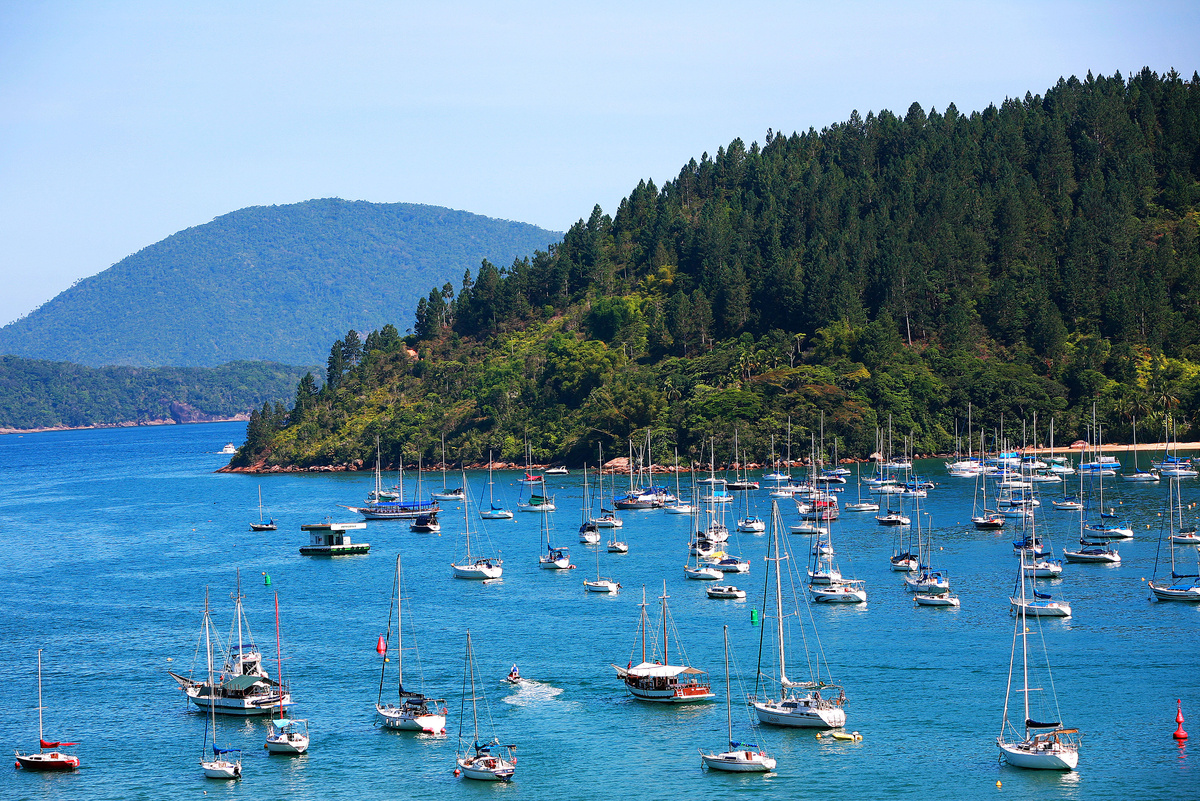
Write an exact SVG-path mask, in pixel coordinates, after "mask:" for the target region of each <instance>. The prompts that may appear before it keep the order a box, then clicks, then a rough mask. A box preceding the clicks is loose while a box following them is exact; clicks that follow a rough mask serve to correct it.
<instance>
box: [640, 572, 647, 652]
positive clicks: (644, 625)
mask: <svg viewBox="0 0 1200 801" xmlns="http://www.w3.org/2000/svg"><path fill="white" fill-rule="evenodd" d="M639 606H640V607H641V609H642V619H641V621H640V623H641V625H640V626H639V628H641V630H642V664H643V665H644V664H646V587H645V585H642V602H641V604H639Z"/></svg>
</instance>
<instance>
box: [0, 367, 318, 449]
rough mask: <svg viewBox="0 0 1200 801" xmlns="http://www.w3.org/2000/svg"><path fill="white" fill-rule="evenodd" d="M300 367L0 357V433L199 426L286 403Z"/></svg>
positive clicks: (291, 392) (293, 387) (301, 371)
mask: <svg viewBox="0 0 1200 801" xmlns="http://www.w3.org/2000/svg"><path fill="white" fill-rule="evenodd" d="M306 372H308V368H305V367H293V366H291V365H286V364H273V363H269V362H231V363H229V364H223V365H221V366H220V367H215V368H203V367H154V368H141V367H102V368H99V369H92V368H90V367H80V366H79V365H77V364H67V363H65V362H49V361H42V360H38V359H21V358H18V357H16V356H0V432H3V431H4V430H16V431H20V430H28V429H36V428H83V427H88V426H115V425H148V424H151V425H152V424H160V423H202V422H207V421H209V420H224V419H229V418H233V417H237V416H245V415H248V414H249V413H250V412H251V411H256V410H258V409H259V407H260V406H263V405H264V404H267V405H266V406H265V407H264V408H266V409H268V411H269V410H270V409H271V408H272V407H273V406H274V405H276V404H280V403H284V402H286V403H291V402H292V400H293V399H294V398H295V387H296V384H297V382H299V381H300V379H301V377H302V376H304V374H305V373H306Z"/></svg>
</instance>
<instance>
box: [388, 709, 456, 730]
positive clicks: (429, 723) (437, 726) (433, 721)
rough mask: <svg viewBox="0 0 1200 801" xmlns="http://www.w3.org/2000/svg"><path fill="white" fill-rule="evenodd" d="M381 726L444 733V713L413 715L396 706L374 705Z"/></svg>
mask: <svg viewBox="0 0 1200 801" xmlns="http://www.w3.org/2000/svg"><path fill="white" fill-rule="evenodd" d="M375 711H376V713H378V715H379V717H380V720H381V722H382V723H383V727H384V728H385V729H396V730H398V731H420V732H425V733H426V734H445V733H446V716H445V715H414V714H413V713H412V712H410V711H407V710H405V709H402V708H400V707H397V706H380V705H379V704H376V705H375Z"/></svg>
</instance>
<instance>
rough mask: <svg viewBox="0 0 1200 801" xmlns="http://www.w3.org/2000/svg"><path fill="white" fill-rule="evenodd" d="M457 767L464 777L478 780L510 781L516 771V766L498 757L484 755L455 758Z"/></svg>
mask: <svg viewBox="0 0 1200 801" xmlns="http://www.w3.org/2000/svg"><path fill="white" fill-rule="evenodd" d="M457 764H458V769H459V770H461V771H462V775H463V778H464V779H474V780H475V781H480V782H506V781H510V780H511V779H512V777H513V774H515V773H516V772H517V766H516V765H514V764H512V763H511V762H509V761H508V760H505V759H501V758H499V757H485V758H482V759H480V758H475V759H459V760H457Z"/></svg>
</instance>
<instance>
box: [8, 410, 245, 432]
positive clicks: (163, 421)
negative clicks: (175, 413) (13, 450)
mask: <svg viewBox="0 0 1200 801" xmlns="http://www.w3.org/2000/svg"><path fill="white" fill-rule="evenodd" d="M249 419H250V415H249V414H235V415H234V416H233V417H204V418H196V419H175V418H174V417H162V418H158V419H155V420H126V421H124V422H120V423H109V424H94V425H90V426H48V427H46V428H0V434H41V433H43V432H46V431H91V430H94V429H100V428H138V427H140V426H182V425H193V424H196V423H245V422H247V421H248V420H249Z"/></svg>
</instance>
